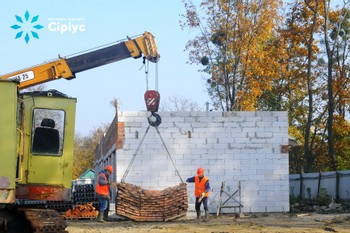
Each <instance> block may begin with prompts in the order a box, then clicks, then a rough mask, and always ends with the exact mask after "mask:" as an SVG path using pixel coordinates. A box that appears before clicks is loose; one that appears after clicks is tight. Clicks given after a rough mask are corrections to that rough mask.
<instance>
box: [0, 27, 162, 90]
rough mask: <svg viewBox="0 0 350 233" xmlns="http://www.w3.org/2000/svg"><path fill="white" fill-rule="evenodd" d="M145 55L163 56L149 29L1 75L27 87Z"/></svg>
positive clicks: (67, 77) (156, 59) (148, 58)
mask: <svg viewBox="0 0 350 233" xmlns="http://www.w3.org/2000/svg"><path fill="white" fill-rule="evenodd" d="M142 55H143V57H144V59H147V60H148V61H150V62H153V63H155V62H158V60H159V58H160V56H159V54H158V51H157V46H156V43H155V40H154V36H153V35H152V34H151V33H149V32H145V33H144V34H143V35H141V36H139V37H136V38H128V39H127V40H126V41H123V42H120V43H118V44H114V45H111V46H108V47H103V48H99V49H96V50H93V51H90V52H86V53H82V54H79V55H76V56H72V57H69V58H58V59H57V60H54V61H51V62H47V63H43V64H39V65H36V66H33V67H30V68H26V69H22V70H18V71H15V72H12V73H9V74H6V75H2V76H0V79H10V80H17V81H18V82H19V89H24V88H27V87H30V86H34V85H38V84H41V83H45V82H49V81H52V80H56V79H61V78H65V79H73V78H75V74H76V73H79V72H82V71H85V70H88V69H92V68H95V67H98V66H102V65H106V64H109V63H112V62H117V61H120V60H124V59H126V58H129V57H133V58H140V57H142Z"/></svg>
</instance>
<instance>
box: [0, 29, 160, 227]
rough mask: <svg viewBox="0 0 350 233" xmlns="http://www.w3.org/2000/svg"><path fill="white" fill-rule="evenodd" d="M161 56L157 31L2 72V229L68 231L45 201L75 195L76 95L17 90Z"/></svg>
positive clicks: (0, 100) (0, 121)
mask: <svg viewBox="0 0 350 233" xmlns="http://www.w3.org/2000/svg"><path fill="white" fill-rule="evenodd" d="M131 57H132V58H141V57H143V59H145V60H148V61H150V62H153V63H156V62H158V60H159V58H160V56H159V54H158V51H157V47H156V44H155V40H154V36H153V35H152V34H151V33H149V32H145V33H143V34H142V35H141V36H138V37H135V38H127V39H126V40H124V41H122V42H118V43H115V44H113V45H109V46H107V47H101V48H98V49H95V50H92V51H89V52H85V53H81V54H79V55H75V56H72V57H69V58H58V59H57V60H54V61H52V62H48V63H44V64H40V65H36V66H33V67H30V68H26V69H22V70H19V71H15V72H12V73H9V74H6V75H1V76H0V106H1V107H2V109H3V111H1V114H0V232H2V231H3V230H5V231H6V232H24V231H25V230H24V229H28V227H27V226H25V228H23V229H19V227H21V225H22V222H15V221H14V220H13V219H14V218H13V216H10V213H11V214H12V213H16V214H18V213H19V214H21V215H22V216H24V217H25V218H26V219H27V220H28V221H29V222H30V224H31V227H30V231H29V232H64V231H65V228H66V226H67V225H66V222H65V221H64V220H62V219H61V217H60V216H59V214H58V213H57V212H56V211H54V210H52V209H47V208H46V209H44V208H43V207H45V206H46V207H47V206H48V204H47V203H50V202H51V203H52V202H55V201H58V202H59V201H70V200H71V196H70V194H71V190H70V189H71V180H72V165H73V150H74V127H75V109H76V99H75V98H69V97H67V96H66V95H64V94H63V93H60V92H59V91H55V90H50V91H34V92H23V93H19V90H22V89H24V88H27V87H30V86H35V85H38V84H41V83H45V82H49V81H52V80H56V79H61V78H65V79H72V78H75V75H76V74H77V73H79V72H82V71H85V70H88V69H92V68H96V67H99V66H102V65H105V64H108V63H111V62H117V61H120V60H123V59H126V58H131Z"/></svg>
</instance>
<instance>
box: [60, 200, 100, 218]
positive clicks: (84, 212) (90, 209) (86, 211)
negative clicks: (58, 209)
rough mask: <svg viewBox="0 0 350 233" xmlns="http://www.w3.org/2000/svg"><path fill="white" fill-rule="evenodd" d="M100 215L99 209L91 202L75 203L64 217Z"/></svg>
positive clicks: (94, 216)
mask: <svg viewBox="0 0 350 233" xmlns="http://www.w3.org/2000/svg"><path fill="white" fill-rule="evenodd" d="M97 215H98V210H96V208H95V207H94V206H93V205H92V204H91V203H87V204H82V205H75V206H74V207H73V208H72V209H70V210H67V211H66V213H65V214H64V215H63V218H64V219H69V220H71V219H73V220H74V219H93V218H96V217H97Z"/></svg>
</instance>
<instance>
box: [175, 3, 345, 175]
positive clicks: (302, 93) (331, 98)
mask: <svg viewBox="0 0 350 233" xmlns="http://www.w3.org/2000/svg"><path fill="white" fill-rule="evenodd" d="M330 2H331V1H329V0H304V1H294V2H292V1H289V2H288V3H285V4H282V1H273V0H234V1H233V0H232V1H227V0H214V1H209V0H208V1H202V2H201V3H199V4H198V5H195V4H194V2H193V1H191V0H183V3H184V7H185V14H183V15H182V21H181V26H182V28H183V29H189V30H192V31H194V33H195V37H194V38H193V39H192V40H190V41H188V44H187V46H186V49H187V50H188V51H189V63H190V64H198V65H201V67H202V69H201V70H200V71H201V72H203V73H204V74H206V77H207V90H208V94H209V96H210V97H211V99H212V102H213V103H212V104H213V105H214V106H215V107H216V109H221V110H224V111H236V110H275V111H281V110H283V111H288V113H289V114H288V116H289V119H288V120H289V133H290V134H291V135H292V136H294V137H296V138H297V139H298V140H299V141H300V142H301V143H302V144H303V145H302V146H301V147H300V148H293V150H291V151H290V158H291V163H290V164H291V171H293V172H302V171H303V172H312V171H329V170H339V169H350V166H349V165H350V163H349V161H350V159H349V158H350V154H349V152H350V151H349V149H350V147H349V146H350V145H349V140H350V135H349V133H348V132H349V131H348V125H349V122H348V119H349V107H350V106H349V103H350V102H349V101H350V96H349V95H350V92H349V78H350V65H349V61H350V59H349V55H350V52H349V50H350V46H349V44H350V11H349V9H350V2H349V1H347V0H345V1H342V3H341V4H342V5H341V6H339V7H338V8H334V9H333V8H332V7H331V5H330Z"/></svg>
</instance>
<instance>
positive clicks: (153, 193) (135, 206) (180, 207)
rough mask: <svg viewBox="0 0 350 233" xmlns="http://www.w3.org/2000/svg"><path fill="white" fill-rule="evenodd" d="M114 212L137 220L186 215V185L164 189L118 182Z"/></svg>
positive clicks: (163, 219) (153, 220)
mask: <svg viewBox="0 0 350 233" xmlns="http://www.w3.org/2000/svg"><path fill="white" fill-rule="evenodd" d="M115 201H116V205H115V206H116V214H117V215H119V216H123V217H126V218H129V219H132V220H134V221H139V222H146V221H152V222H162V221H169V220H173V219H177V218H180V217H183V216H185V215H186V212H187V208H188V200H187V185H186V183H181V184H179V185H176V186H174V187H170V188H166V189H164V190H144V189H142V188H141V187H139V186H136V185H133V184H128V183H119V184H118V192H117V196H116V199H115Z"/></svg>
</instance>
